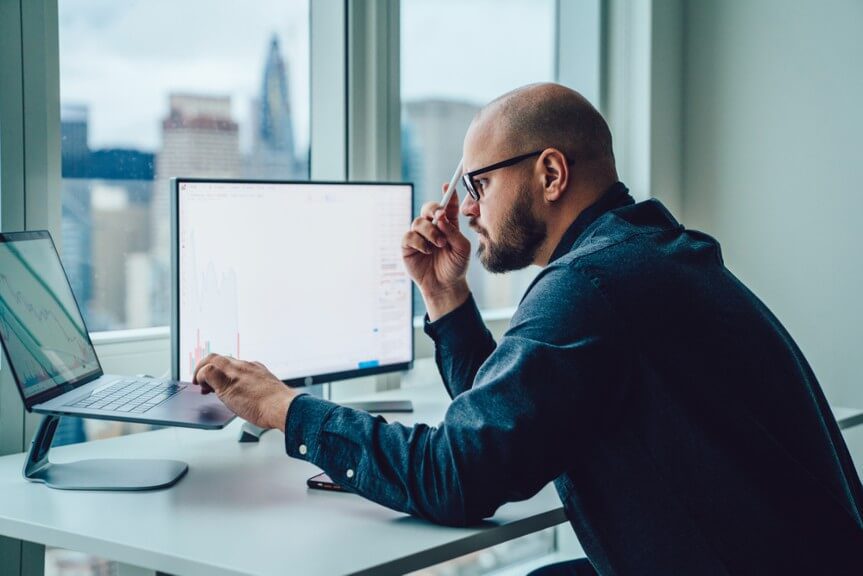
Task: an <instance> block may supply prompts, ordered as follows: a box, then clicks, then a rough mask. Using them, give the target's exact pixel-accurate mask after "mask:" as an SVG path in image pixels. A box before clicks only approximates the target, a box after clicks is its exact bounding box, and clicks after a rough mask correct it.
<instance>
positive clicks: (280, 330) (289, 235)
mask: <svg viewBox="0 0 863 576" xmlns="http://www.w3.org/2000/svg"><path fill="white" fill-rule="evenodd" d="M177 201H178V206H177V208H178V226H179V228H178V242H179V246H178V247H177V249H178V279H177V281H178V282H179V286H178V299H179V302H178V305H179V313H178V316H179V355H180V365H179V367H180V373H179V377H180V378H181V379H183V380H188V379H190V378H191V376H192V374H193V371H194V367H195V365H196V364H197V363H198V361H199V360H200V359H201V358H203V357H204V356H206V355H207V354H208V353H210V352H216V353H219V354H224V355H229V356H232V357H235V358H241V359H244V360H256V361H260V362H263V363H264V364H265V365H266V366H267V367H268V368H269V369H270V370H271V371H272V372H273V373H274V374H275V375H276V376H278V377H279V378H280V379H283V380H287V379H292V378H300V377H305V376H308V375H317V374H330V373H337V372H344V371H352V370H358V369H363V368H369V367H375V366H383V365H388V364H395V363H400V362H409V361H410V360H411V357H412V350H411V346H412V339H411V330H412V318H411V314H412V308H411V298H412V294H411V283H410V279H409V277H408V276H407V272H406V271H405V268H404V264H403V263H402V259H401V247H400V245H401V237H402V235H403V234H404V233H405V231H406V230H407V229H408V227H409V226H410V219H411V190H410V186H407V185H405V186H394V185H375V184H368V185H359V184H320V183H315V184H297V183H293V184H286V183H248V182H246V183H239V182H218V181H213V182H195V181H192V182H185V181H181V182H180V183H179V190H178V199H177Z"/></svg>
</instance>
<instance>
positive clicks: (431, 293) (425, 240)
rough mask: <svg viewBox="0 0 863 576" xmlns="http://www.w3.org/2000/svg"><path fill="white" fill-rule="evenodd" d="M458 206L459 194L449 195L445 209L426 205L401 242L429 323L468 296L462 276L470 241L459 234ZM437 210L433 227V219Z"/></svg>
mask: <svg viewBox="0 0 863 576" xmlns="http://www.w3.org/2000/svg"><path fill="white" fill-rule="evenodd" d="M447 186H448V185H446V184H444V186H443V189H444V192H446V189H447ZM458 206H459V200H458V194H453V195H452V197H451V198H450V201H449V204H447V205H446V208H445V209H442V207H441V205H440V204H438V203H437V202H427V203H426V204H424V205H423V207H422V210H421V211H420V216H419V217H418V218H417V219H416V220H414V221H413V223H412V224H411V228H410V230H409V231H408V233H407V234H405V235H404V238H403V239H402V258H403V260H404V262H405V267H406V268H407V271H408V274H410V276H411V278H412V279H413V281H414V282H415V283H416V285H417V286H418V287H419V289H420V292H422V295H423V299H424V300H425V303H426V309H427V310H428V313H429V319H430V320H432V321H434V320H437V319H438V318H440V317H441V316H443V315H444V314H446V313H447V312H449V311H450V310H453V309H455V308H457V307H458V306H460V305H461V304H462V303H464V301H465V300H467V297H468V293H469V290H468V287H467V281H466V280H465V274H466V273H467V265H468V261H469V260H470V242H469V241H468V239H467V238H466V237H465V236H464V234H462V233H461V232H460V231H459V227H458ZM438 210H441V213H440V214H439V216H438V221H437V225H435V224H433V223H432V219H433V217H434V215H435V213H436V212H437V211H438Z"/></svg>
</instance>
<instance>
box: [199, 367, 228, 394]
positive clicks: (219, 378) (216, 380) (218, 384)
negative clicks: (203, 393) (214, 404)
mask: <svg viewBox="0 0 863 576" xmlns="http://www.w3.org/2000/svg"><path fill="white" fill-rule="evenodd" d="M195 377H196V379H197V382H199V383H203V384H206V385H207V386H209V387H210V388H211V389H212V390H213V391H215V392H218V391H219V390H221V389H222V388H224V387H225V386H226V385H227V384H228V382H229V381H230V379H229V378H228V375H227V374H225V371H224V370H223V369H222V367H220V366H217V365H216V364H215V363H214V362H210V363H208V364H204V365H203V366H201V367H200V368H199V369H198V371H197V372H196V374H195Z"/></svg>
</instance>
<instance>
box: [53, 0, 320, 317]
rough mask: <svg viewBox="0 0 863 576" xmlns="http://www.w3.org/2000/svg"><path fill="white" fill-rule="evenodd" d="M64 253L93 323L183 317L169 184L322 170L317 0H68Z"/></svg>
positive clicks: (63, 82)
mask: <svg viewBox="0 0 863 576" xmlns="http://www.w3.org/2000/svg"><path fill="white" fill-rule="evenodd" d="M58 8H59V35H60V38H59V40H60V98H61V138H62V144H61V151H62V176H63V179H62V182H63V190H62V197H63V200H62V203H63V206H62V237H63V239H62V240H63V261H64V265H65V267H66V271H67V273H68V275H69V278H70V281H71V282H72V287H73V290H74V292H75V295H76V297H77V299H78V303H79V305H80V306H81V308H82V311H83V313H84V316H85V320H86V322H87V325H88V326H89V328H90V330H91V331H103V330H114V329H122V328H142V327H149V326H160V325H167V324H169V322H170V310H169V308H170V284H169V283H170V256H169V241H170V219H169V214H170V207H169V203H168V196H169V179H170V178H171V177H173V176H200V177H203V176H208V177H223V178H241V177H253V178H279V179H285V180H305V179H308V175H309V153H308V150H309V0H288V1H284V0H266V1H264V0H262V1H258V2H253V3H248V4H239V3H236V2H232V1H230V0H218V1H213V0H209V1H204V0H183V1H180V2H174V1H169V0H148V1H147V2H136V1H132V0H124V1H119V2H108V1H104V0H76V1H74V2H73V1H71V0H60V2H59V7H58Z"/></svg>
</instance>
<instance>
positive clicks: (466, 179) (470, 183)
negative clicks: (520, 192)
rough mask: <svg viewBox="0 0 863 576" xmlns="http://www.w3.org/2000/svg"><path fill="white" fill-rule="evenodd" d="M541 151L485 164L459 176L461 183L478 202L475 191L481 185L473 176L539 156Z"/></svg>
mask: <svg viewBox="0 0 863 576" xmlns="http://www.w3.org/2000/svg"><path fill="white" fill-rule="evenodd" d="M543 151H544V150H537V151H535V152H529V153H527V154H522V155H521V156H515V157H513V158H510V159H509V160H504V161H502V162H498V163H496V164H492V165H491V166H486V167H485V168H480V169H479V170H474V171H472V172H468V173H467V174H464V175H463V176H462V177H461V181H462V184H464V187H465V189H466V190H467V193H468V194H470V197H471V198H473V199H474V201H475V202H479V192H478V191H477V188H479V189H482V186H477V185H476V182H474V180H473V179H474V177H475V176H479V175H480V174H485V173H486V172H491V171H492V170H497V169H499V168H506V167H507V166H514V165H515V164H518V163H519V162H521V161H522V160H527V159H528V158H532V157H533V156H539V155H540V154H542V153H543Z"/></svg>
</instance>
